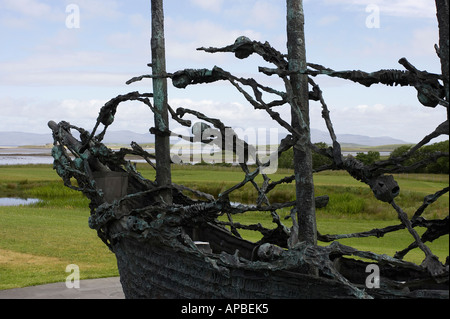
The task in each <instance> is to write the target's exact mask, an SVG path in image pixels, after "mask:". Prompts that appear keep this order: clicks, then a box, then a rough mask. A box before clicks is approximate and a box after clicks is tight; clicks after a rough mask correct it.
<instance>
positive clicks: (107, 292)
mask: <svg viewBox="0 0 450 319" xmlns="http://www.w3.org/2000/svg"><path fill="white" fill-rule="evenodd" d="M0 299H125V296H124V294H123V291H122V286H121V284H120V281H119V278H118V277H117V278H104V279H91V280H81V281H80V288H79V289H68V288H67V287H66V283H65V282H63V283H55V284H49V285H42V286H34V287H27V288H17V289H9V290H0Z"/></svg>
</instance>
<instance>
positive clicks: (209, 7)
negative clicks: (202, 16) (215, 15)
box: [190, 0, 224, 12]
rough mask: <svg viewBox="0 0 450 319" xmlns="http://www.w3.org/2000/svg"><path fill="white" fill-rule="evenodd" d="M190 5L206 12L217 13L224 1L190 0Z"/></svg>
mask: <svg viewBox="0 0 450 319" xmlns="http://www.w3.org/2000/svg"><path fill="white" fill-rule="evenodd" d="M190 1H191V3H192V4H193V5H195V6H197V7H200V8H201V9H203V10H206V11H212V12H219V11H220V10H221V9H222V5H223V3H224V0H190Z"/></svg>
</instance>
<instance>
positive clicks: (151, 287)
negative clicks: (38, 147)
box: [49, 0, 449, 298]
mask: <svg viewBox="0 0 450 319" xmlns="http://www.w3.org/2000/svg"><path fill="white" fill-rule="evenodd" d="M436 3H437V8H438V17H439V18H440V24H441V25H445V21H444V20H445V19H443V18H442V16H443V14H442V10H443V9H442V8H443V7H445V5H446V6H447V10H448V1H441V0H437V1H436ZM286 6H287V19H288V28H287V32H288V39H289V40H288V42H289V43H288V54H287V55H286V54H282V53H281V52H280V51H278V50H276V49H275V48H273V47H272V46H271V45H270V44H269V43H267V42H266V43H261V42H257V41H252V40H250V39H249V38H247V37H239V38H238V39H237V40H236V41H235V43H233V44H231V45H229V46H225V47H222V48H200V49H199V50H202V51H205V52H208V53H216V52H229V53H234V54H235V56H236V57H237V58H239V59H246V58H248V57H249V56H251V55H253V54H255V55H258V56H260V57H261V58H262V59H263V60H265V61H266V62H269V63H271V64H272V65H273V68H267V67H264V68H263V67H261V68H259V71H260V72H261V73H263V74H265V75H267V76H274V75H275V76H278V77H279V78H280V79H281V81H282V82H283V83H284V85H285V91H284V92H283V91H280V90H274V89H272V88H270V87H268V86H265V85H262V84H260V83H258V82H257V81H256V80H254V79H248V78H247V79H246V78H238V77H236V76H233V75H232V74H231V73H229V72H227V71H225V70H224V69H222V68H219V67H214V68H213V69H211V70H209V69H198V70H193V69H185V70H180V71H177V72H174V73H166V68H165V57H164V28H163V24H164V19H163V18H164V13H163V7H162V1H161V0H153V1H152V21H153V23H152V65H151V66H152V68H153V73H152V75H144V76H140V77H136V78H134V79H131V80H130V81H128V82H127V84H131V83H134V82H137V81H141V80H143V79H146V78H149V79H152V81H153V89H154V93H145V94H142V93H139V92H132V93H129V94H126V95H120V96H117V97H116V98H114V99H112V100H111V101H109V102H107V103H106V104H105V105H104V106H103V107H102V109H101V110H100V113H99V116H98V119H97V122H96V124H95V126H94V129H93V130H92V132H91V133H89V132H87V131H86V130H84V129H82V128H79V127H76V126H74V125H71V124H69V123H67V122H61V123H59V124H57V123H55V122H49V127H50V128H51V129H52V132H53V137H54V141H55V146H54V148H53V150H52V155H53V157H54V160H55V161H54V168H55V170H56V172H57V173H58V174H59V175H60V176H61V178H62V179H63V181H64V183H65V185H66V186H68V187H70V188H72V189H76V190H78V191H81V192H83V193H84V194H85V195H86V196H87V197H88V198H89V199H90V201H91V203H90V209H91V217H90V219H89V226H90V227H91V228H92V229H95V230H96V231H97V233H98V236H99V237H100V238H101V239H102V240H103V241H104V243H105V244H106V245H107V246H108V247H109V248H110V249H111V250H112V251H113V252H114V253H115V254H116V257H117V260H118V266H119V271H120V274H121V282H122V286H123V288H124V291H125V294H126V296H127V297H128V298H386V297H387V298H419V297H420V298H423V297H425V298H448V274H449V265H448V258H447V261H446V263H445V264H443V263H442V262H441V261H439V259H438V258H437V257H436V256H435V255H434V254H433V253H432V251H431V250H430V248H429V247H428V246H427V245H426V242H428V241H433V240H435V239H437V238H439V237H441V236H444V235H446V234H448V233H449V218H448V216H447V217H446V218H445V219H443V220H427V219H425V218H424V217H423V213H424V212H425V210H426V209H427V208H428V207H429V206H430V205H431V204H432V203H434V202H435V201H437V200H438V199H440V198H441V197H442V195H444V194H446V193H448V191H449V188H448V187H446V188H444V189H443V190H441V191H439V192H437V193H435V194H432V195H429V196H426V197H425V199H424V203H423V205H422V206H421V207H419V208H418V209H417V211H416V213H415V214H414V217H413V218H412V219H409V218H408V216H407V215H406V214H405V212H404V211H403V209H402V208H401V207H400V206H399V205H398V204H397V203H396V201H395V199H396V197H397V196H398V195H399V194H400V192H401V189H400V188H399V186H398V184H397V182H396V181H395V179H394V177H393V176H392V175H391V174H393V173H399V172H408V171H409V170H410V169H412V168H416V167H417V166H420V165H426V164H427V163H429V162H433V161H436V160H437V159H439V158H442V157H448V156H449V154H448V153H434V154H432V155H431V157H430V158H426V159H423V160H422V161H420V162H419V163H417V164H415V165H414V167H408V166H406V165H404V163H405V162H406V161H407V159H409V158H410V157H411V156H412V155H414V154H415V152H417V151H418V150H419V149H420V148H421V147H422V146H424V145H426V144H427V143H429V142H430V141H431V140H432V139H434V138H436V137H438V136H441V135H448V134H449V133H448V130H449V125H448V123H449V122H448V119H447V120H446V121H445V122H444V123H442V124H441V125H440V126H439V127H437V128H436V130H435V131H434V132H432V133H430V134H429V135H428V136H426V137H424V139H423V140H422V141H421V142H419V143H418V144H417V145H416V146H415V147H413V148H412V149H411V150H410V151H409V152H407V153H406V154H404V155H402V156H401V157H398V158H390V159H388V160H384V161H380V162H377V163H374V164H372V165H365V164H363V163H362V162H360V161H358V160H356V159H355V158H353V157H345V158H344V157H343V155H342V153H341V146H340V144H339V142H338V140H337V137H336V134H335V132H334V128H333V124H332V121H331V117H330V111H329V108H328V105H327V104H326V102H325V100H324V97H323V94H322V91H321V89H320V87H319V86H318V85H317V84H316V83H315V82H314V80H313V77H317V76H330V77H339V78H342V79H346V80H351V81H354V82H356V83H359V84H362V85H365V86H371V85H373V84H376V83H377V84H384V85H388V86H394V85H402V86H411V87H414V88H416V89H417V91H418V99H419V101H420V102H421V103H422V104H424V105H425V106H432V107H437V105H441V106H444V107H446V108H448V94H447V96H445V94H444V93H445V92H448V73H447V74H445V73H443V74H442V75H436V74H430V73H427V72H425V71H418V70H417V69H416V68H415V67H414V66H412V65H411V64H410V63H409V62H408V61H407V60H406V59H401V60H400V64H401V65H403V66H404V67H405V68H406V71H401V70H381V71H378V72H371V73H366V72H362V71H334V70H332V69H329V68H326V67H323V66H321V65H318V64H313V63H307V62H306V55H305V48H304V44H305V41H304V31H303V24H304V12H303V6H302V1H300V0H287V2H286ZM441 20H442V21H441ZM447 25H448V14H447ZM445 36H446V37H447V42H448V32H447V33H445V32H443V31H442V30H441V38H442V37H445ZM441 40H442V39H441ZM441 43H442V41H441ZM444 43H445V41H444ZM445 50H447V51H445ZM444 51H445V52H444ZM439 56H440V58H441V60H442V63H443V64H445V63H447V64H448V61H446V60H445V57H447V59H448V46H447V47H445V46H442V47H441V48H440V54H439ZM167 79H171V80H172V82H173V85H174V86H175V87H177V88H186V87H187V86H189V85H198V84H205V83H213V82H216V81H228V82H229V83H230V84H231V85H232V86H233V87H234V88H236V89H237V90H238V92H240V93H241V94H242V95H243V96H244V98H245V99H246V100H247V101H248V102H249V104H250V105H251V106H252V107H253V108H255V109H258V110H264V111H265V112H267V114H268V115H269V116H270V117H271V118H272V119H273V120H274V121H275V122H276V123H278V124H279V125H280V126H281V127H283V128H285V129H286V130H287V131H288V132H289V135H288V136H287V137H286V138H285V139H283V140H282V142H281V144H280V145H279V147H278V149H277V150H276V151H275V152H274V153H273V154H272V155H271V156H270V157H269V158H270V160H269V161H266V162H264V161H262V160H261V159H260V158H259V157H258V155H256V157H255V158H254V160H255V162H256V164H257V168H256V169H252V168H251V167H250V165H249V164H248V161H249V159H250V158H249V156H248V155H244V156H242V158H241V156H239V154H238V153H239V149H238V148H239V147H242V148H244V149H245V150H246V151H248V150H249V149H251V148H252V147H254V146H252V145H249V144H248V143H246V142H245V141H243V140H241V139H240V138H239V137H238V136H237V134H235V132H234V131H233V130H232V129H231V128H230V127H227V126H226V125H225V123H223V122H222V121H221V120H220V119H216V118H213V117H209V116H207V115H206V114H203V113H200V112H198V111H195V110H190V109H185V108H179V109H177V110H173V109H172V108H171V107H170V106H169V105H168V104H167V83H166V81H167ZM441 82H442V83H444V85H442V84H441ZM310 87H311V88H312V90H311V91H309V88H310ZM249 92H252V94H250V93H249ZM266 93H269V94H268V95H270V96H273V95H275V96H276V98H277V99H276V100H273V101H266V100H265V98H264V97H265V95H264V94H266ZM151 99H153V101H151ZM130 100H134V101H140V102H142V103H144V104H145V105H147V106H148V107H149V109H150V111H151V112H153V113H154V122H155V127H154V128H153V129H151V132H152V133H153V134H155V135H156V140H157V142H156V150H157V151H156V154H155V155H153V154H149V153H148V152H147V151H145V150H144V149H143V148H142V147H140V146H139V145H138V144H136V143H134V142H133V143H131V149H127V148H122V149H121V150H119V151H113V150H111V149H109V148H108V147H107V146H106V145H104V144H103V143H102V140H103V138H104V136H105V134H106V132H107V129H108V127H109V126H110V125H112V124H113V122H114V120H115V114H116V110H117V107H118V106H119V105H120V104H121V103H122V102H126V101H130ZM310 100H315V101H319V102H320V103H321V105H322V109H323V112H322V115H323V118H324V120H325V123H326V126H327V128H328V131H329V133H330V137H331V138H332V141H333V143H332V146H331V147H329V148H328V149H319V148H317V147H315V146H314V145H312V143H311V141H310V128H309V106H308V104H309V101H310ZM282 106H285V107H289V108H290V109H291V110H292V119H291V122H290V123H289V122H288V121H286V120H284V119H283V118H282V117H281V115H280V113H278V112H277V111H275V109H276V107H282ZM169 114H170V115H171V116H172V119H173V120H175V121H176V122H178V123H180V124H181V125H184V126H187V127H191V126H192V122H191V121H188V120H185V119H183V117H184V116H185V115H186V114H188V115H191V116H194V117H196V118H197V119H199V120H200V121H202V123H200V124H199V123H197V124H195V125H193V126H192V134H193V136H180V135H179V134H174V133H173V132H171V131H170V127H169V122H168V115H169ZM206 123H208V124H206ZM100 125H103V127H104V129H103V131H102V132H100V133H98V134H97V130H98V128H99V127H100ZM73 130H75V131H77V132H78V133H79V134H80V141H78V140H77V139H75V138H74V137H73V135H72V131H73ZM230 131H231V132H232V133H233V134H234V136H235V138H234V140H233V143H231V144H227V143H222V142H220V143H219V141H217V140H216V139H215V138H214V137H213V136H210V135H208V134H206V135H208V136H204V135H205V134H203V133H204V132H218V133H220V134H222V136H226V134H225V133H226V132H228V133H229V132H230ZM170 135H172V136H178V137H180V138H183V139H184V140H186V141H190V142H192V143H193V142H195V141H198V140H200V141H201V142H202V143H206V144H210V145H216V146H219V147H221V148H222V150H230V149H231V150H232V151H233V153H234V154H236V155H237V156H238V157H239V158H240V159H241V160H243V161H241V162H240V166H241V168H242V170H243V173H244V177H243V180H242V182H240V183H238V184H237V185H235V186H233V187H231V188H230V189H227V190H225V191H223V192H222V193H221V194H220V195H219V196H218V197H217V198H215V197H214V196H212V195H210V194H206V193H203V192H200V191H198V190H195V189H189V188H187V187H185V186H182V185H176V184H174V183H172V181H171V172H170V165H171V158H170V150H169V146H170V145H168V141H169V136H170ZM199 136H200V139H199V138H198V137H199ZM238 145H239V147H238ZM291 148H294V149H295V158H294V160H295V161H296V163H297V164H296V169H295V174H294V175H293V176H288V177H286V178H283V179H282V180H280V181H272V180H271V179H270V177H269V176H268V175H266V174H265V171H264V168H266V167H268V166H270V161H271V160H272V159H273V158H275V157H277V156H279V155H280V154H281V153H283V152H285V151H287V150H289V149H291ZM312 152H317V153H319V154H321V155H324V156H326V157H328V158H329V159H330V160H331V161H332V164H330V165H327V166H325V167H322V168H321V169H319V170H318V171H321V170H327V169H332V170H345V171H347V172H348V173H349V174H350V175H351V176H353V177H354V178H355V179H356V180H358V181H361V182H362V183H365V184H367V185H368V187H370V189H371V190H372V191H373V194H374V196H375V197H376V198H377V199H378V200H380V201H383V202H386V203H389V204H390V205H391V206H392V209H393V212H394V213H396V214H397V216H398V217H399V219H400V221H401V223H400V224H399V225H393V226H389V227H386V228H383V229H373V230H369V231H365V232H361V233H355V234H343V235H323V234H320V232H318V231H317V229H316V220H315V210H316V208H317V207H323V206H324V205H327V203H328V200H329V198H328V197H327V196H323V197H319V198H315V197H314V189H313V187H314V184H313V180H312V174H313V170H312V167H311V165H310V164H311V163H310V162H311V158H310V157H311V153H312ZM245 154H247V153H245ZM128 155H133V156H139V157H141V158H142V159H144V160H145V161H146V162H147V163H148V164H149V165H151V166H152V167H153V168H154V169H156V180H155V181H152V180H148V179H146V178H144V177H143V176H142V175H141V174H140V173H139V172H138V171H137V170H136V167H135V166H134V165H133V164H132V162H130V161H129V160H127V159H126V156H128ZM155 162H156V163H155ZM258 176H262V177H263V179H262V180H263V182H262V183H261V184H258V183H257V182H256V177H258ZM73 179H76V181H77V183H76V185H73V183H72V181H73ZM293 182H295V187H296V189H297V192H296V200H295V201H292V202H286V203H271V202H270V201H269V200H268V196H267V195H268V194H269V193H270V192H271V191H273V190H274V189H275V188H276V187H277V186H279V185H281V184H285V183H293ZM247 184H250V185H252V187H254V189H255V191H256V192H257V193H258V199H257V201H256V203H255V204H253V205H246V204H236V203H232V202H230V199H229V195H230V194H231V193H233V192H234V191H236V190H238V189H240V188H242V187H243V186H245V185H247ZM283 208H290V209H291V215H290V218H291V219H292V221H293V226H292V228H288V227H286V226H285V225H284V224H283V223H282V221H281V218H280V216H279V214H278V212H277V211H278V210H280V209H283ZM252 211H260V212H266V213H267V214H270V216H271V217H272V219H273V223H274V225H275V228H273V229H268V228H265V227H263V226H262V225H261V224H255V225H242V224H240V223H236V222H234V221H233V216H234V215H236V214H243V213H246V212H252ZM220 216H227V218H228V222H224V221H219V220H218V217H220ZM417 227H424V228H426V229H427V230H426V232H425V234H424V235H423V236H419V235H418V233H417V231H416V228H417ZM241 229H244V230H252V231H258V232H260V233H261V235H262V239H261V240H260V241H259V242H257V243H251V242H248V241H246V240H244V239H242V236H241V234H240V232H239V231H240V230H241ZM402 229H407V230H408V231H409V232H410V234H411V238H412V239H411V241H412V243H411V245H410V246H409V247H407V248H405V249H404V250H402V251H399V252H398V253H397V254H396V256H394V257H391V256H387V255H379V254H375V253H372V252H367V251H359V250H357V249H354V248H351V247H347V246H344V245H341V244H340V243H338V242H337V241H336V240H338V239H341V238H362V237H370V236H373V237H378V238H380V237H383V236H384V235H385V234H388V233H391V232H394V231H398V230H402ZM317 241H322V242H331V244H330V245H329V246H327V247H321V246H318V245H317ZM205 246H206V247H205ZM416 247H418V248H419V249H421V250H422V251H423V252H424V254H425V259H424V262H423V264H422V265H416V264H413V263H409V262H405V261H403V260H402V258H403V257H404V256H405V255H406V254H407V253H408V252H409V251H410V250H411V249H414V248H416ZM349 257H359V258H365V259H368V260H371V262H369V263H370V264H376V265H377V266H378V267H379V268H380V272H381V274H382V279H381V287H380V288H379V289H371V290H367V289H366V287H365V278H366V274H365V270H366V267H367V265H368V264H369V263H368V262H362V261H357V260H354V259H352V258H349Z"/></svg>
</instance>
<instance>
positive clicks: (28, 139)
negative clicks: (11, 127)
mask: <svg viewBox="0 0 450 319" xmlns="http://www.w3.org/2000/svg"><path fill="white" fill-rule="evenodd" d="M50 143H52V135H51V134H50V133H49V134H34V133H24V132H0V146H25V145H37V146H41V145H46V144H50Z"/></svg>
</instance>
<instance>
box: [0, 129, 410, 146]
mask: <svg viewBox="0 0 450 319" xmlns="http://www.w3.org/2000/svg"><path fill="white" fill-rule="evenodd" d="M284 137H285V135H282V134H280V135H279V141H281V139H282V138H284ZM311 139H312V142H313V143H318V142H325V143H327V144H331V138H330V136H329V134H328V133H327V132H324V131H321V130H316V129H312V130H311ZM266 141H268V142H269V141H270V142H272V141H271V140H270V138H269V137H268V138H267V139H266ZM279 141H278V142H279ZM338 141H339V142H340V143H341V144H357V145H361V146H381V145H392V144H411V143H408V142H405V141H402V140H399V139H395V138H392V137H388V136H383V137H369V136H363V135H352V134H340V135H338ZM104 142H105V143H107V144H123V145H130V143H131V142H136V143H139V144H147V143H154V142H155V137H154V136H153V135H151V134H150V133H147V134H140V133H135V132H132V131H108V134H106V137H105V140H104ZM51 143H53V140H52V135H51V134H50V133H48V134H35V133H24V132H0V146H25V145H36V146H41V145H46V144H51Z"/></svg>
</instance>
